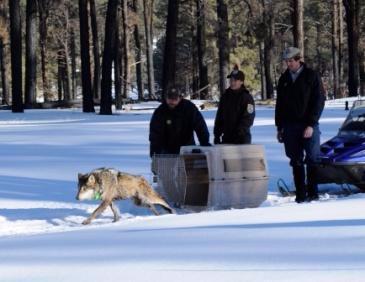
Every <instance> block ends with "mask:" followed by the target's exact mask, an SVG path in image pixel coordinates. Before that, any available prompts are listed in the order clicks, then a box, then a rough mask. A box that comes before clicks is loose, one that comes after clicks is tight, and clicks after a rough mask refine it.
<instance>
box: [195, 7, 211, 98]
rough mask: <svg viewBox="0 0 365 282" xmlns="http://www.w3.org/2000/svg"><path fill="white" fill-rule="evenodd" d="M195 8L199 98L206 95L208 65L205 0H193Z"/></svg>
mask: <svg viewBox="0 0 365 282" xmlns="http://www.w3.org/2000/svg"><path fill="white" fill-rule="evenodd" d="M195 1H196V10H197V15H196V17H197V31H196V33H197V47H198V61H199V88H200V97H199V98H200V99H207V97H208V93H209V92H208V90H209V89H208V85H209V80H208V66H207V63H206V36H205V5H206V0H195Z"/></svg>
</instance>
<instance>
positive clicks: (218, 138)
mask: <svg viewBox="0 0 365 282" xmlns="http://www.w3.org/2000/svg"><path fill="white" fill-rule="evenodd" d="M221 143H222V141H221V137H220V136H214V144H221Z"/></svg>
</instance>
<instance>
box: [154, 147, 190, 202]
mask: <svg viewBox="0 0 365 282" xmlns="http://www.w3.org/2000/svg"><path fill="white" fill-rule="evenodd" d="M152 171H154V172H155V173H156V175H157V183H158V184H157V185H158V186H157V189H158V191H159V193H161V195H162V196H163V197H165V198H166V199H168V200H169V201H170V202H173V203H174V204H175V205H181V204H182V203H183V202H184V198H185V187H186V170H185V162H184V160H183V158H182V156H180V155H177V154H156V155H154V156H153V158H152Z"/></svg>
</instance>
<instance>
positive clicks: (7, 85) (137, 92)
mask: <svg viewBox="0 0 365 282" xmlns="http://www.w3.org/2000/svg"><path fill="white" fill-rule="evenodd" d="M288 46H297V47H299V48H300V49H301V50H302V51H303V59H304V61H305V63H307V64H308V65H309V66H311V67H312V68H314V69H316V70H317V71H318V72H319V73H320V74H321V76H322V79H323V82H324V89H325V92H326V95H327V98H328V99H331V98H340V97H347V96H358V95H361V96H364V95H365V2H364V1H363V0H343V1H340V0H326V1H323V0H322V1H320V0H286V1H284V0H278V1H274V0H108V1H106V0H79V1H74V0H73V1H71V0H9V1H5V0H0V101H1V104H2V105H3V106H2V107H3V108H11V109H12V111H13V112H23V111H24V109H27V108H45V107H69V106H80V107H82V109H83V111H84V112H94V111H95V106H99V105H100V108H98V109H100V114H112V109H113V105H115V108H116V109H122V107H123V104H125V103H129V102H131V101H132V100H136V99H137V100H154V99H161V98H162V97H163V95H164V91H166V89H167V88H168V87H169V86H171V85H174V86H178V87H180V88H181V89H182V90H183V92H184V93H185V95H187V96H189V97H191V98H193V99H214V100H219V97H220V95H221V93H222V92H223V91H224V90H225V88H226V87H227V81H226V76H227V74H228V73H229V72H230V71H231V70H232V68H233V66H234V65H235V64H237V65H239V67H240V69H242V70H243V71H244V73H245V75H246V81H245V84H246V86H247V88H248V89H249V90H250V91H251V93H252V94H253V95H254V96H255V98H256V99H260V100H267V99H273V98H275V88H276V84H277V81H278V78H279V77H280V74H281V73H282V72H283V70H284V65H283V62H282V60H281V53H282V51H283V49H284V48H285V47H288Z"/></svg>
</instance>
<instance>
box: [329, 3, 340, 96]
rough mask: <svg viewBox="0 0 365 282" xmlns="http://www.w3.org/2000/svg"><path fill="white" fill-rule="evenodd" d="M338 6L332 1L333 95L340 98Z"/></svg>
mask: <svg viewBox="0 0 365 282" xmlns="http://www.w3.org/2000/svg"><path fill="white" fill-rule="evenodd" d="M338 5H339V0H333V1H332V5H331V8H332V40H331V43H332V67H333V95H334V97H336V98H337V97H339V93H340V75H339V69H338V67H339V63H338V49H339V46H338V43H339V41H338Z"/></svg>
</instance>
